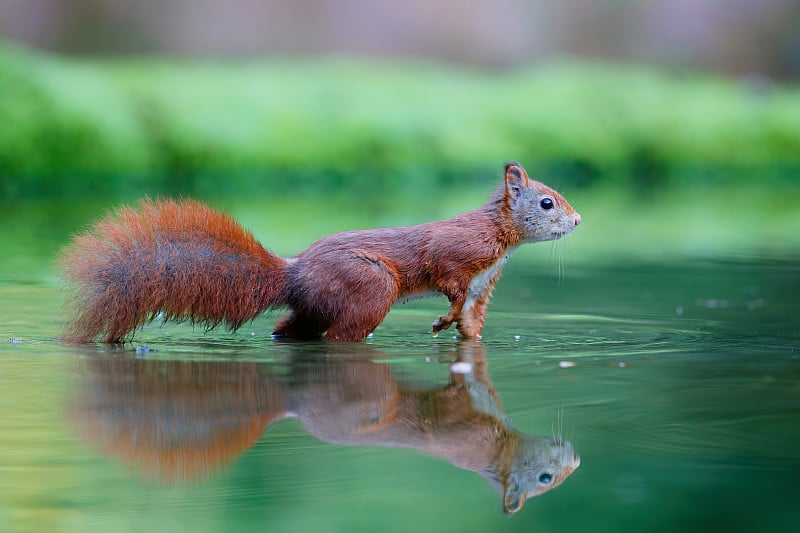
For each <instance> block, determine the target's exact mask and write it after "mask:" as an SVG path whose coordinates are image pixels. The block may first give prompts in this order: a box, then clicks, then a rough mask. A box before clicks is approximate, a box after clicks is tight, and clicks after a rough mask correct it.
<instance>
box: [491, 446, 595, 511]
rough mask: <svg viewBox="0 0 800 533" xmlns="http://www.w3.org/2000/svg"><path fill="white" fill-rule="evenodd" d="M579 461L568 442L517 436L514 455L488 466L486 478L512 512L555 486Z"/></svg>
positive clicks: (573, 469)
mask: <svg viewBox="0 0 800 533" xmlns="http://www.w3.org/2000/svg"><path fill="white" fill-rule="evenodd" d="M580 464H581V459H580V457H579V456H578V454H577V453H575V451H574V450H573V448H572V445H571V444H570V443H569V442H566V441H562V440H558V439H551V438H549V437H538V436H535V435H520V439H519V441H518V443H517V447H516V449H515V450H514V454H513V456H511V457H510V458H509V459H508V461H507V462H506V463H501V464H498V465H496V466H497V467H498V468H497V470H494V469H489V471H487V474H488V475H487V478H488V479H489V480H490V481H491V482H492V484H493V485H495V487H496V488H498V489H500V491H501V492H502V494H503V510H504V511H505V512H506V513H508V514H514V513H516V512H517V511H519V510H520V509H521V508H522V506H523V505H524V504H525V501H526V500H527V499H528V498H533V497H535V496H538V495H540V494H542V493H544V492H547V491H548V490H550V489H554V488H556V487H558V486H559V485H560V484H561V483H562V482H563V481H564V480H565V479H567V477H569V475H570V474H571V473H572V472H573V471H575V469H576V468H578V466H580Z"/></svg>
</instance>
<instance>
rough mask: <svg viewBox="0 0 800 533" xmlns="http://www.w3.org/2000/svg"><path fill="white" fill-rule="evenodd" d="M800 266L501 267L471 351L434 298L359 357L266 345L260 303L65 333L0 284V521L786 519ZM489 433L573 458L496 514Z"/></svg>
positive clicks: (798, 391)
mask: <svg viewBox="0 0 800 533" xmlns="http://www.w3.org/2000/svg"><path fill="white" fill-rule="evenodd" d="M799 280H800V261H791V260H774V259H764V258H741V257H726V258H718V259H705V260H698V259H694V260H687V261H684V262H682V263H681V264H675V265H665V264H652V263H632V264H626V265H625V266H618V267H602V268H589V267H577V266H576V267H573V268H570V269H569V270H568V273H567V276H566V278H565V279H564V280H562V282H560V283H559V282H558V280H557V276H554V275H553V271H552V269H545V270H543V269H541V268H540V267H539V266H537V265H532V264H528V263H526V262H525V261H524V259H523V260H519V261H518V260H516V258H515V259H514V260H512V261H511V262H510V263H509V265H508V267H507V270H506V273H505V275H504V277H503V278H502V279H501V281H500V283H499V285H498V288H497V291H496V297H495V299H494V301H493V304H492V305H491V307H490V310H489V315H488V321H487V326H486V328H485V330H484V333H485V336H484V340H483V342H481V343H477V344H476V343H471V342H461V341H459V340H458V339H456V338H454V337H453V335H452V334H448V333H447V332H446V333H443V334H442V335H441V336H440V337H439V338H435V339H434V338H432V337H431V336H430V335H429V333H428V331H429V327H430V323H431V321H432V320H433V319H434V318H435V316H436V315H437V314H439V313H441V312H442V311H443V310H445V308H446V302H445V301H444V300H443V299H430V300H423V301H418V302H412V303H409V304H406V305H404V306H400V307H398V308H395V309H394V310H393V311H392V313H390V315H389V317H388V319H387V320H386V321H385V322H384V324H383V325H382V326H381V327H380V328H379V329H378V330H377V331H376V332H375V335H374V336H373V337H372V338H371V339H369V340H368V341H367V342H366V343H362V344H358V345H338V346H326V345H325V344H322V343H281V342H276V341H273V340H272V339H271V338H270V337H269V335H268V333H269V331H270V326H271V325H272V323H273V322H274V320H275V319H276V318H277V315H267V316H265V317H261V318H259V319H257V320H256V321H255V322H253V323H251V324H247V325H245V327H243V328H242V329H241V330H239V331H238V332H236V333H229V332H226V331H224V330H214V331H211V332H205V331H203V330H202V329H201V328H192V327H191V326H189V325H174V324H167V325H161V324H153V325H150V326H148V327H146V328H145V329H144V330H143V331H141V332H140V333H139V335H138V336H137V338H136V341H135V342H134V343H131V344H130V345H126V346H125V347H124V348H122V349H119V348H109V347H106V346H102V345H96V346H84V347H75V346H65V345H62V344H59V343H58V342H57V341H56V340H55V337H56V335H57V333H58V330H59V324H60V317H59V311H60V302H61V295H60V293H59V292H58V290H57V288H56V287H55V286H54V284H53V283H51V282H47V281H43V282H35V283H30V284H18V283H17V284H13V285H0V302H2V304H0V333H2V344H0V420H3V430H2V432H0V449H2V450H3V454H2V456H0V524H5V526H4V527H3V530H10V531H141V530H150V531H188V530H192V531H221V530H233V529H235V528H242V529H243V530H245V529H246V530H249V529H256V528H259V529H265V530H270V531H297V530H301V529H309V528H314V529H315V530H318V531H358V530H364V531H367V530H369V531H374V530H387V531H408V530H419V531H451V530H453V531H455V530H460V531H474V530H491V531H494V530H500V529H502V530H511V531H517V530H518V531H523V530H526V531H529V530H536V531H588V530H591V531H620V530H648V531H658V530H661V531H674V530H687V531H695V530H696V531H702V530H708V529H711V528H714V529H724V530H729V531H789V530H793V529H794V527H795V526H796V524H797V520H798V518H800V514H798V511H797V507H796V503H795V500H796V494H797V489H796V485H797V481H796V480H797V478H798V476H799V475H800V451H798V446H797V443H798V437H799V436H800V380H798V378H800V340H798V339H799V338H800V318H799V315H798V312H797V311H798V307H797V302H796V298H797V294H798V289H800V281H799ZM456 362H461V363H466V364H465V365H456V366H453V364H454V363H456ZM453 370H456V371H457V372H453ZM409 406H412V407H413V408H414V409H416V410H417V411H416V413H417V415H415V416H416V418H414V417H412V418H414V420H416V422H417V423H418V425H417V426H415V427H413V428H410V429H409V427H406V428H405V429H404V430H403V428H400V429H398V425H397V424H395V423H394V422H393V421H395V420H396V418H393V416H394V415H396V414H397V413H401V412H402V413H408V412H409V411H408V409H410V407H409ZM404 409H405V411H403V410H404ZM407 418H408V417H407ZM476 420H477V422H476ZM407 426H408V424H407ZM487 427H492V428H494V429H493V431H496V432H500V433H503V434H504V435H506V436H507V437H506V438H512V437H513V435H517V436H518V437H520V438H522V437H526V438H531V439H538V438H542V439H546V441H547V442H549V441H551V440H552V439H553V438H555V439H556V441H558V442H561V441H566V442H569V443H570V445H571V446H572V447H574V452H575V453H576V454H578V455H579V456H580V466H579V467H578V468H577V469H576V470H575V471H574V472H573V473H572V474H571V475H570V476H569V477H567V478H566V479H565V480H564V481H563V483H562V484H561V485H560V486H558V487H556V488H554V489H553V490H550V491H547V492H545V493H544V494H542V495H540V496H537V497H532V498H530V499H528V500H527V501H526V502H525V503H524V505H523V506H522V508H521V509H520V510H519V512H517V513H516V514H515V515H513V516H510V517H509V516H507V515H505V514H504V513H503V497H502V495H501V488H499V487H498V486H497V484H496V483H494V482H492V480H491V479H490V477H491V476H489V475H487V474H486V472H485V471H484V472H481V471H480V463H481V462H482V461H483V463H484V464H489V463H490V462H491V457H489V456H490V455H491V453H490V452H491V451H492V450H493V449H494V450H496V448H492V447H491V446H492V444H491V443H490V442H489V441H487V440H486V439H483V440H481V438H478V437H476V435H481V431H482V429H481V428H484V429H485V428H487ZM476 428H477V429H476ZM498 428H499V429H498ZM403 431H405V433H404V432H403ZM426 431H427V433H426ZM459 432H460V433H459ZM376 435H377V436H376ZM508 435H511V436H512V437H508ZM541 442H545V441H541ZM563 446H567V445H566V444H564V445H563Z"/></svg>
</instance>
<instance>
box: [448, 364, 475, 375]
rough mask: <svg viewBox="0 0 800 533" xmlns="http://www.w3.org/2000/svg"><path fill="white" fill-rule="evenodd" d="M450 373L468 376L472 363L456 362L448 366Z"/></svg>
mask: <svg viewBox="0 0 800 533" xmlns="http://www.w3.org/2000/svg"><path fill="white" fill-rule="evenodd" d="M450 372H452V373H454V374H469V373H470V372H472V363H468V362H466V361H458V362H456V363H453V364H452V365H450Z"/></svg>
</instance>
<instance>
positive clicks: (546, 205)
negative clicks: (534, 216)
mask: <svg viewBox="0 0 800 533" xmlns="http://www.w3.org/2000/svg"><path fill="white" fill-rule="evenodd" d="M539 205H540V206H542V209H553V207H554V204H553V200H551V199H550V198H542V201H541V202H539Z"/></svg>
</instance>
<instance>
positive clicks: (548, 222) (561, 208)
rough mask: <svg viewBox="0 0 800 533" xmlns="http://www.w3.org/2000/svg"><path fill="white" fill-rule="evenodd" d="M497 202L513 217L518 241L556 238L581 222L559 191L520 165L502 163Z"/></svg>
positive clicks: (512, 162)
mask: <svg viewBox="0 0 800 533" xmlns="http://www.w3.org/2000/svg"><path fill="white" fill-rule="evenodd" d="M498 192H499V193H500V194H502V196H501V198H500V204H501V206H502V208H503V209H504V210H506V212H507V214H508V215H510V217H511V218H512V219H513V221H514V225H515V227H516V229H517V231H518V232H519V233H520V236H521V237H522V239H521V240H522V242H540V241H552V240H556V239H560V238H561V237H563V236H564V235H567V234H569V233H571V232H572V230H574V229H575V227H576V226H577V225H578V224H580V223H581V216H580V215H579V214H578V213H577V211H575V209H573V207H572V206H571V205H569V202H567V201H566V200H565V199H564V197H563V196H561V195H560V194H559V193H557V192H556V191H554V190H553V189H551V188H550V187H548V186H547V185H545V184H544V183H540V182H538V181H535V180H532V179H530V178H529V177H528V173H527V172H525V169H524V168H522V165H520V164H519V163H517V162H516V161H511V162H510V163H507V164H506V166H505V177H504V184H503V186H501V187H500V189H499V190H498Z"/></svg>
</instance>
